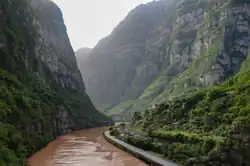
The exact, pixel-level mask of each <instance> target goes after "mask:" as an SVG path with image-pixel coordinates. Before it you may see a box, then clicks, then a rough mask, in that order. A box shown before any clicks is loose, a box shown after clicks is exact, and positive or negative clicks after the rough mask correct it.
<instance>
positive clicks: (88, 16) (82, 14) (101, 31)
mask: <svg viewBox="0 0 250 166" xmlns="http://www.w3.org/2000/svg"><path fill="white" fill-rule="evenodd" d="M53 1H54V2H56V3H57V5H59V6H60V8H61V9H62V11H63V15H64V20H65V23H66V26H67V28H68V34H69V37H70V40H71V43H72V46H73V47H74V49H75V50H76V49H78V48H81V47H91V48H92V47H94V46H95V45H96V43H97V42H98V41H99V40H100V39H101V38H103V37H105V36H107V35H108V34H110V32H111V31H112V30H113V28H114V27H115V26H116V25H117V24H118V23H119V22H120V21H122V20H123V18H124V17H125V16H126V15H127V14H128V12H129V11H130V10H131V9H133V8H134V7H136V6H137V5H139V4H141V3H147V2H149V1H152V0H53Z"/></svg>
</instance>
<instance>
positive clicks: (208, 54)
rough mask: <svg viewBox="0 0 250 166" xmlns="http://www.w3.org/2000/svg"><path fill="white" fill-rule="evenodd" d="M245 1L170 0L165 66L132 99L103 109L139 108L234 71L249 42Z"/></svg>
mask: <svg viewBox="0 0 250 166" xmlns="http://www.w3.org/2000/svg"><path fill="white" fill-rule="evenodd" d="M204 3H205V4H204ZM246 3H248V1H237V2H235V1H231V0H220V1H213V0H207V1H195V0H193V1H192V0H186V1H183V2H180V3H176V4H175V5H173V4H172V6H171V7H173V8H175V9H176V15H175V18H176V22H174V23H173V25H172V26H173V32H172V35H171V36H170V39H171V40H170V43H168V44H167V45H165V47H166V49H167V50H168V51H167V52H166V53H165V54H164V56H165V58H164V59H162V62H163V63H165V64H166V66H165V67H164V68H162V69H161V72H160V73H159V75H158V76H157V77H156V78H155V79H153V80H152V83H151V84H149V86H148V87H147V88H145V90H144V91H143V92H142V94H141V95H140V96H139V97H138V98H137V99H136V100H133V101H131V100H129V102H126V101H123V102H122V104H119V105H117V106H115V107H114V108H112V109H110V110H108V111H107V113H108V114H115V113H116V112H117V110H118V109H119V110H120V112H124V113H125V112H134V111H143V110H145V109H146V108H148V107H151V106H153V105H155V104H157V103H159V102H162V101H167V100H172V99H173V98H176V97H178V96H181V95H187V94H189V93H193V92H195V91H197V90H199V89H203V88H206V87H209V86H211V85H213V84H218V83H221V82H223V81H224V80H226V79H227V78H228V77H230V76H233V75H235V74H237V73H238V72H239V70H240V68H241V64H242V63H243V62H244V61H245V60H246V58H247V55H248V48H249V43H250V42H249V39H248V38H249V31H250V24H249V21H250V13H249V9H250V7H249V5H246ZM247 61H248V60H246V61H245V62H244V64H245V65H247ZM242 68H244V65H243V67H242ZM118 78H119V77H118Z"/></svg>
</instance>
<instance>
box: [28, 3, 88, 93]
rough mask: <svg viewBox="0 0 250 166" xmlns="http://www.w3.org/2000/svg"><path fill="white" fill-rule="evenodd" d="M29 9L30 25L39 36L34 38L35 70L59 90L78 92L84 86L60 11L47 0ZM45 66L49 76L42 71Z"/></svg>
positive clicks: (34, 4)
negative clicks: (30, 15)
mask: <svg viewBox="0 0 250 166" xmlns="http://www.w3.org/2000/svg"><path fill="white" fill-rule="evenodd" d="M34 1H35V2H33V3H32V5H33V6H32V7H33V9H34V10H35V14H36V17H35V18H34V20H33V25H34V27H35V28H36V29H37V32H38V35H39V37H38V38H36V46H35V53H36V57H37V61H36V63H35V70H37V72H39V73H41V74H43V75H44V76H45V77H46V78H47V79H53V80H55V81H56V82H57V83H58V84H60V85H61V86H62V87H68V88H72V89H76V90H78V91H81V90H83V89H84V84H83V81H82V77H81V74H80V71H79V70H78V67H77V65H76V58H75V55H74V52H73V49H72V47H71V44H70V41H69V38H68V35H67V33H65V32H66V27H65V25H64V22H63V17H62V13H61V11H60V9H59V8H58V7H57V6H56V5H55V4H54V3H53V2H51V1H49V0H40V1H37V0H34ZM44 67H47V68H48V70H49V72H50V74H51V76H50V78H49V77H48V75H47V73H46V72H47V71H46V70H45V69H44Z"/></svg>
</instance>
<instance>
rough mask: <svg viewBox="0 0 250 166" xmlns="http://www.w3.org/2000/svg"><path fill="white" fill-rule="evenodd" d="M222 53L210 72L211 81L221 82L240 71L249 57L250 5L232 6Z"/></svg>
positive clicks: (209, 80)
mask: <svg viewBox="0 0 250 166" xmlns="http://www.w3.org/2000/svg"><path fill="white" fill-rule="evenodd" d="M224 36H225V37H224V42H223V46H222V53H221V54H220V55H219V56H218V57H217V61H216V63H215V65H214V68H213V70H212V72H211V73H210V74H208V75H207V79H208V81H207V82H209V83H212V84H213V83H215V82H220V81H221V80H225V78H227V77H229V76H233V75H235V74H236V73H238V72H239V70H240V67H241V64H242V63H243V62H244V61H245V60H246V59H247V56H248V50H249V44H250V5H247V4H246V5H243V6H237V7H234V8H232V11H231V14H230V15H229V17H228V20H227V22H226V29H225V34H224Z"/></svg>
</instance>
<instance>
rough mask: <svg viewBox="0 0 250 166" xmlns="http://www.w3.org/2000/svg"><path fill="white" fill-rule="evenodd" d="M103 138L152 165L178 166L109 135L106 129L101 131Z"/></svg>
mask: <svg viewBox="0 0 250 166" xmlns="http://www.w3.org/2000/svg"><path fill="white" fill-rule="evenodd" d="M103 135H104V138H105V139H106V140H107V141H108V142H110V143H111V144H113V145H115V146H117V147H118V148H120V149H122V150H124V151H126V152H128V153H130V154H132V155H133V156H135V157H136V158H139V159H141V160H143V161H145V162H147V163H149V164H151V165H152V166H180V165H179V164H176V163H173V162H171V161H168V160H164V159H162V158H160V157H157V156H155V155H153V154H151V153H149V152H147V151H145V150H142V149H140V148H137V147H135V146H132V145H130V144H128V143H126V142H124V141H121V140H119V139H117V138H115V137H114V136H111V135H110V131H106V132H104V133H103Z"/></svg>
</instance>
